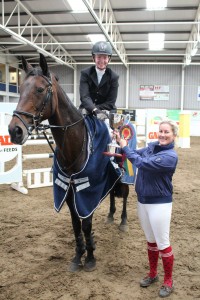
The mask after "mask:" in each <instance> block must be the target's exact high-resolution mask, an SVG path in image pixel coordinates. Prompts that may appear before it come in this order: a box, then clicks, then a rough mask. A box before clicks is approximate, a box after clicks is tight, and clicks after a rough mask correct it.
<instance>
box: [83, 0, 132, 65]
mask: <svg viewBox="0 0 200 300" xmlns="http://www.w3.org/2000/svg"><path fill="white" fill-rule="evenodd" d="M82 1H83V2H84V4H85V6H86V7H87V9H88V10H89V12H90V14H91V15H92V16H93V18H94V20H95V21H96V22H97V24H98V26H99V28H100V29H101V30H102V32H103V33H104V35H105V36H106V38H107V39H108V41H109V42H110V43H111V45H112V47H113V48H114V50H115V52H116V53H117V55H118V56H119V58H120V60H121V61H122V63H123V64H124V66H125V67H127V56H126V50H125V47H124V44H123V41H122V38H121V34H120V32H119V29H118V27H117V25H114V23H116V20H115V16H114V14H113V11H112V7H111V4H110V1H109V0H104V1H101V0H98V1H94V0H82ZM95 2H99V3H98V7H99V15H97V14H96V12H95V10H94V3H95ZM102 2H104V3H103V5H102ZM116 42H118V44H117V43H116Z"/></svg>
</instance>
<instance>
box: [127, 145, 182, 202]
mask: <svg viewBox="0 0 200 300" xmlns="http://www.w3.org/2000/svg"><path fill="white" fill-rule="evenodd" d="M123 152H124V153H125V154H126V157H127V158H128V159H129V160H130V161H131V162H132V163H133V164H134V165H135V166H136V167H137V168H138V173H137V179H136V185H135V190H136V193H137V196H138V201H139V202H141V203H147V204H152V203H168V202H172V194H173V185H172V176H173V174H174V172H175V169H176V165H177V162H178V156H177V153H176V152H175V150H174V143H171V144H169V145H166V146H160V145H159V143H158V142H152V143H149V145H148V147H145V148H142V149H138V150H135V151H132V150H130V149H129V148H128V146H125V147H124V148H123Z"/></svg>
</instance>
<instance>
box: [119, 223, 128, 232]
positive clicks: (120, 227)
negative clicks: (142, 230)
mask: <svg viewBox="0 0 200 300" xmlns="http://www.w3.org/2000/svg"><path fill="white" fill-rule="evenodd" d="M119 230H120V231H122V232H128V225H123V224H120V225H119Z"/></svg>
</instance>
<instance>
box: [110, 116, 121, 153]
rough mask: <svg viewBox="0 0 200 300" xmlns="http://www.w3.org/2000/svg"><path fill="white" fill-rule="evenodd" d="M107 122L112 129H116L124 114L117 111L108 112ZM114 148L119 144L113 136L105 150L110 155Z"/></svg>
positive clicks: (114, 150) (119, 125)
mask: <svg viewBox="0 0 200 300" xmlns="http://www.w3.org/2000/svg"><path fill="white" fill-rule="evenodd" d="M109 122H110V127H111V128H112V129H113V130H114V129H115V130H116V129H117V130H118V129H119V128H120V127H121V126H122V125H123V122H124V115H122V114H118V113H110V114H109ZM116 148H120V146H119V145H118V144H117V142H116V138H115V137H113V138H112V141H111V143H110V144H108V147H107V150H108V153H110V154H111V155H112V154H114V153H116Z"/></svg>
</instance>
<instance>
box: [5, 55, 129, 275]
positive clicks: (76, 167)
mask: <svg viewBox="0 0 200 300" xmlns="http://www.w3.org/2000/svg"><path fill="white" fill-rule="evenodd" d="M22 66H23V69H24V71H25V75H26V76H25V79H24V80H23V82H22V84H21V85H20V98H19V102H18V104H17V107H16V110H15V111H14V112H13V116H12V119H11V121H10V124H9V126H8V131H9V135H10V138H11V142H12V143H14V144H19V145H23V144H24V143H25V142H26V140H27V139H28V137H29V135H31V134H32V132H33V131H34V130H35V131H39V130H41V131H43V133H44V135H45V137H46V134H45V130H46V129H47V128H48V129H49V128H50V130H51V132H52V135H53V137H54V140H55V144H56V151H54V157H56V162H57V163H58V165H59V168H60V169H59V170H60V172H62V175H60V178H61V179H62V180H66V181H64V182H62V184H61V186H62V187H63V186H65V185H66V184H67V183H66V182H67V180H68V187H69V188H68V189H67V193H66V194H65V197H64V198H63V199H64V200H63V201H64V202H66V203H67V205H68V207H69V211H70V215H71V221H72V227H73V231H74V236H75V241H76V247H75V255H74V257H73V258H72V259H71V261H70V264H69V268H68V269H69V271H71V272H76V271H79V270H81V269H84V270H85V271H93V270H95V268H96V258H95V256H94V251H95V248H96V245H95V241H94V236H93V233H92V219H93V212H94V211H92V212H91V213H90V214H89V215H88V216H86V217H80V215H79V214H78V213H77V207H76V205H75V204H74V200H73V199H74V190H75V188H74V185H75V179H74V180H71V177H70V176H72V175H73V174H78V173H79V172H80V170H82V169H83V166H85V164H86V161H87V159H88V141H89V134H88V128H87V126H86V122H85V120H84V116H83V115H82V113H81V112H80V111H79V110H78V109H77V108H76V107H75V106H74V104H73V103H72V102H71V101H70V99H69V97H68V96H67V95H66V93H65V92H64V91H63V90H62V88H61V87H60V85H59V83H58V80H57V78H56V76H55V75H54V74H53V73H51V72H50V71H49V68H48V65H47V61H46V58H45V57H44V56H43V55H42V54H40V63H39V66H38V67H35V68H34V67H33V66H32V65H31V64H29V63H28V62H27V61H26V59H25V58H24V57H22ZM93 118H94V117H93ZM44 120H48V123H49V125H43V124H42V122H43V121H44ZM99 122H100V123H104V122H102V121H100V120H99ZM100 126H102V125H100ZM104 126H105V127H106V125H105V124H104ZM106 130H107V128H106ZM107 132H108V130H107ZM108 136H109V134H108ZM109 139H110V137H109ZM47 141H48V140H47ZM49 145H50V144H49ZM50 146H51V145H50ZM91 151H92V150H91ZM101 159H102V161H103V158H101ZM108 159H109V161H110V158H108ZM100 163H101V162H100ZM63 172H64V173H63ZM65 173H67V174H68V176H69V178H65V177H64V175H63V174H65ZM117 176H118V175H117ZM117 176H116V178H117V179H116V178H115V179H113V182H114V181H115V183H114V184H113V186H112V188H113V187H114V185H115V184H116V183H117V182H118V183H119V179H120V176H118V177H117ZM63 178H64V179H63ZM85 178H86V179H85ZM83 179H84V182H81V181H80V180H79V181H78V182H79V187H80V186H87V184H88V182H85V180H86V181H87V176H86V177H84V178H83ZM83 179H82V180H83ZM56 180H57V179H56ZM59 180H60V179H59ZM59 180H58V182H61V180H60V181H59ZM122 186H123V185H122ZM127 187H128V186H127V185H124V190H125V191H126V196H128V189H127ZM59 188H60V187H59ZM112 188H110V190H109V192H110V191H111V190H112ZM76 194H78V193H76ZM104 198H105V197H104ZM126 198H127V197H125V199H126ZM80 202H81V201H80ZM111 203H112V204H111V209H110V211H111V212H110V218H112V216H113V213H114V211H115V205H114V204H113V203H114V190H112V191H111ZM125 208H126V201H125V200H124V210H123V213H122V215H123V221H122V223H123V224H122V225H126V209H125ZM84 254H86V255H85V260H84V262H82V257H83V255H84Z"/></svg>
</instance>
